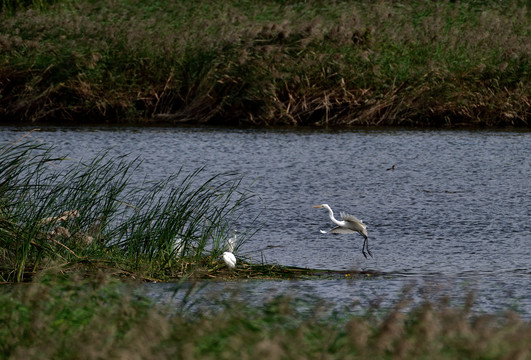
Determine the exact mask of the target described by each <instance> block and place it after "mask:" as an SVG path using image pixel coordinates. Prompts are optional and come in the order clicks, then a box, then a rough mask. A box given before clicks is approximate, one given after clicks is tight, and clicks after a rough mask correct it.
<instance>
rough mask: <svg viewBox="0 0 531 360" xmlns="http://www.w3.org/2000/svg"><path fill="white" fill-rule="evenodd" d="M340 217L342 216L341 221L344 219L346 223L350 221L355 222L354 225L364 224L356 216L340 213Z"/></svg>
mask: <svg viewBox="0 0 531 360" xmlns="http://www.w3.org/2000/svg"><path fill="white" fill-rule="evenodd" d="M339 215H341V219H343V220H344V221H350V222H354V223H355V222H358V223H361V224H363V220H360V219H358V218H357V217H355V216H354V215H350V214H347V213H345V212H340V213H339Z"/></svg>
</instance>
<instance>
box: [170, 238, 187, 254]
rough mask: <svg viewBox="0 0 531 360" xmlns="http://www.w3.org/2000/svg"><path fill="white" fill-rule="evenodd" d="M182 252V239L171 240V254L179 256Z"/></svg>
mask: <svg viewBox="0 0 531 360" xmlns="http://www.w3.org/2000/svg"><path fill="white" fill-rule="evenodd" d="M183 250H184V241H183V239H181V238H176V239H173V244H172V252H173V253H174V254H175V255H177V256H181V254H182V253H183Z"/></svg>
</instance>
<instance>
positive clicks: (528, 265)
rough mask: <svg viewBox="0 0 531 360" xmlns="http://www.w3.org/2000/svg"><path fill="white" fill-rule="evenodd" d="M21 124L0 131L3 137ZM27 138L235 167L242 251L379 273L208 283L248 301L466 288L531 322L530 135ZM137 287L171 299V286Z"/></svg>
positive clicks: (244, 133) (66, 131)
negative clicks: (362, 229) (361, 230)
mask: <svg viewBox="0 0 531 360" xmlns="http://www.w3.org/2000/svg"><path fill="white" fill-rule="evenodd" d="M26 130H27V129H21V128H0V141H1V142H2V143H4V142H7V141H13V140H15V139H18V138H19V137H20V136H22V135H23V134H24V132H25V131H26ZM31 137H32V138H33V139H36V140H37V141H42V142H46V143H48V144H52V145H54V146H56V147H57V149H58V152H61V153H63V152H66V153H69V154H70V156H71V157H73V158H78V159H80V160H82V159H90V158H92V157H94V156H95V155H96V154H97V153H98V152H99V151H101V149H111V154H116V155H122V154H130V156H131V157H136V156H139V157H140V158H142V159H143V161H144V162H143V164H142V165H141V167H140V168H139V173H138V176H139V177H142V178H143V177H145V176H148V177H149V178H152V179H160V178H164V177H166V176H168V175H170V174H172V173H175V172H177V171H178V170H179V169H180V168H181V167H182V168H183V169H184V170H185V172H189V171H193V170H195V169H197V168H198V167H201V166H205V173H204V175H205V177H208V176H210V175H214V174H217V173H220V172H224V171H233V170H234V171H238V172H240V173H242V174H244V175H245V179H246V180H245V186H248V187H249V188H251V189H252V191H254V192H255V193H256V194H257V195H258V197H257V198H256V199H255V200H254V201H253V202H251V203H249V204H248V208H247V209H246V211H247V212H248V213H249V217H253V216H254V215H257V214H260V213H261V215H260V220H259V223H260V229H259V231H258V232H257V233H256V235H255V236H254V237H252V238H251V239H250V240H249V241H248V242H246V243H245V244H244V245H243V246H242V248H241V249H240V254H239V255H244V256H246V257H249V258H253V259H256V260H257V261H262V259H265V261H266V262H267V263H278V264H282V265H293V266H300V267H312V268H325V269H334V270H342V271H345V273H348V272H349V271H351V270H365V271H372V272H377V273H381V274H384V275H381V276H374V277H372V278H371V277H367V278H363V279H361V280H360V279H357V278H354V279H345V278H340V277H338V278H335V279H326V280H298V281H281V282H279V281H259V282H258V281H253V282H237V283H233V282H224V283H213V284H210V285H209V286H207V288H210V289H215V290H220V289H221V290H220V291H221V292H223V289H225V288H231V289H232V288H238V289H239V290H241V291H240V296H243V297H246V296H247V297H248V298H249V299H250V300H251V301H260V300H261V299H263V298H265V297H269V296H271V294H278V293H284V292H288V293H291V294H293V295H296V296H297V295H300V296H311V297H313V296H318V297H320V298H323V299H325V300H328V301H330V302H332V303H334V304H336V305H339V306H350V305H351V304H353V303H354V302H359V306H360V307H363V306H366V305H367V304H368V303H371V302H374V301H380V300H382V299H383V300H386V301H391V302H392V300H393V299H396V297H397V296H398V294H399V293H400V292H401V290H402V289H403V288H404V286H406V285H409V284H414V285H415V286H414V290H413V297H415V298H418V299H421V298H423V297H429V298H433V297H435V298H437V297H439V296H449V297H451V298H452V299H453V300H454V301H455V302H459V301H462V299H463V298H464V297H465V296H466V295H467V293H469V292H470V291H474V292H475V293H476V298H477V300H476V308H477V309H478V310H480V311H489V312H492V311H494V312H497V311H503V310H506V309H508V308H512V309H516V310H517V311H520V312H522V313H523V314H524V316H525V317H531V132H526V131H523V132H519V131H466V130H460V131H450V130H352V131H315V130H311V131H310V130H298V131H292V130H286V131H283V130H267V131H263V130H241V129H211V128H178V129H175V128H123V129H116V128H114V129H108V128H44V129H43V130H41V131H40V132H36V133H33V134H32V135H31ZM392 165H395V168H394V170H387V169H389V168H390V167H391V166H392ZM322 203H328V204H329V205H330V206H331V207H332V209H334V210H335V212H336V216H338V215H339V214H338V212H339V211H340V210H341V211H347V212H350V213H352V214H354V215H356V216H357V217H359V218H361V219H363V221H364V222H365V223H366V224H367V228H368V234H369V244H370V248H371V251H372V253H373V255H374V258H369V259H365V258H364V257H363V255H362V253H361V246H362V241H361V239H362V238H361V236H359V235H357V234H355V235H337V236H333V235H327V234H321V233H320V232H319V230H320V229H328V228H330V227H331V222H330V220H329V218H328V214H327V212H326V211H325V210H323V209H314V208H312V206H313V205H318V204H322ZM237 227H239V228H241V229H243V228H245V224H237ZM239 230H240V229H239ZM147 291H148V293H150V294H151V296H153V297H155V298H158V299H161V301H169V298H170V296H171V295H172V294H173V285H168V284H152V285H149V286H148V287H147ZM205 291H206V290H205V289H203V290H201V291H200V292H199V295H197V296H202V295H201V294H204V293H205Z"/></svg>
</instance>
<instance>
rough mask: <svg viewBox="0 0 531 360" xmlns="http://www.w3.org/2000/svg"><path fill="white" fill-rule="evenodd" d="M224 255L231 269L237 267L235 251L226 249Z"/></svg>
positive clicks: (224, 259)
mask: <svg viewBox="0 0 531 360" xmlns="http://www.w3.org/2000/svg"><path fill="white" fill-rule="evenodd" d="M222 257H223V261H224V262H225V264H226V265H227V266H228V267H229V269H234V268H235V267H236V257H235V256H234V254H233V253H231V252H230V251H225V252H224V253H223V254H222Z"/></svg>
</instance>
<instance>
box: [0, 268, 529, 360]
mask: <svg viewBox="0 0 531 360" xmlns="http://www.w3.org/2000/svg"><path fill="white" fill-rule="evenodd" d="M133 289H134V287H133V285H132V284H129V285H124V284H123V283H121V282H120V283H117V282H116V281H115V280H113V279H112V278H109V277H108V276H106V275H104V274H100V275H99V276H97V277H92V278H90V279H85V280H82V279H80V278H79V277H76V276H64V275H58V274H56V273H55V274H54V273H43V274H41V275H40V276H39V278H38V280H36V281H34V282H33V283H31V284H28V285H26V286H17V287H16V288H13V289H9V290H8V289H5V288H3V289H2V293H1V294H0V310H1V311H0V323H2V326H1V327H0V358H6V359H7V358H9V359H27V358H54V359H63V358H65V359H71V358H79V359H93V358H158V359H165V358H168V359H169V358H172V359H175V358H177V359H195V358H200V359H211V358H212V359H214V358H215V359H233V358H235V357H238V358H244V359H245V358H267V359H314V358H315V359H321V358H323V357H325V358H328V357H330V358H352V359H426V358H434V359H457V358H461V359H502V358H508V359H527V358H529V354H530V351H531V347H530V346H531V345H530V343H529V337H530V336H531V327H530V324H529V322H526V321H524V320H521V319H520V318H518V316H516V315H515V314H514V313H511V312H507V313H504V314H500V315H488V314H474V313H472V312H471V311H470V306H471V305H472V303H473V297H472V296H471V297H470V298H469V301H467V303H465V304H462V305H456V304H450V303H448V302H445V301H442V302H440V303H429V302H425V303H423V304H420V305H418V306H415V307H413V308H409V307H408V305H409V303H408V299H407V293H405V294H404V296H403V298H402V300H400V301H398V302H397V303H396V304H395V305H394V306H392V307H390V308H380V307H378V306H374V307H372V308H368V309H366V311H364V312H361V313H351V312H349V311H348V309H345V310H343V311H335V312H330V311H329V310H327V306H326V304H324V303H323V304H319V303H311V302H308V301H307V300H305V299H300V298H299V299H297V298H288V297H277V298H273V299H271V300H269V301H266V302H265V303H264V304H263V305H260V306H251V305H250V304H246V303H242V302H240V301H235V300H234V299H229V300H222V299H220V300H219V301H218V303H217V305H218V306H216V307H214V308H212V307H210V308H209V307H205V306H202V304H201V302H200V301H199V302H197V300H196V302H194V301H189V302H183V303H182V304H181V305H179V306H177V307H176V308H169V307H164V306H161V305H156V304H154V303H153V302H152V301H150V300H149V299H148V298H145V297H143V296H139V295H138V294H135V293H134V292H133ZM301 308H304V309H306V311H301Z"/></svg>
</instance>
